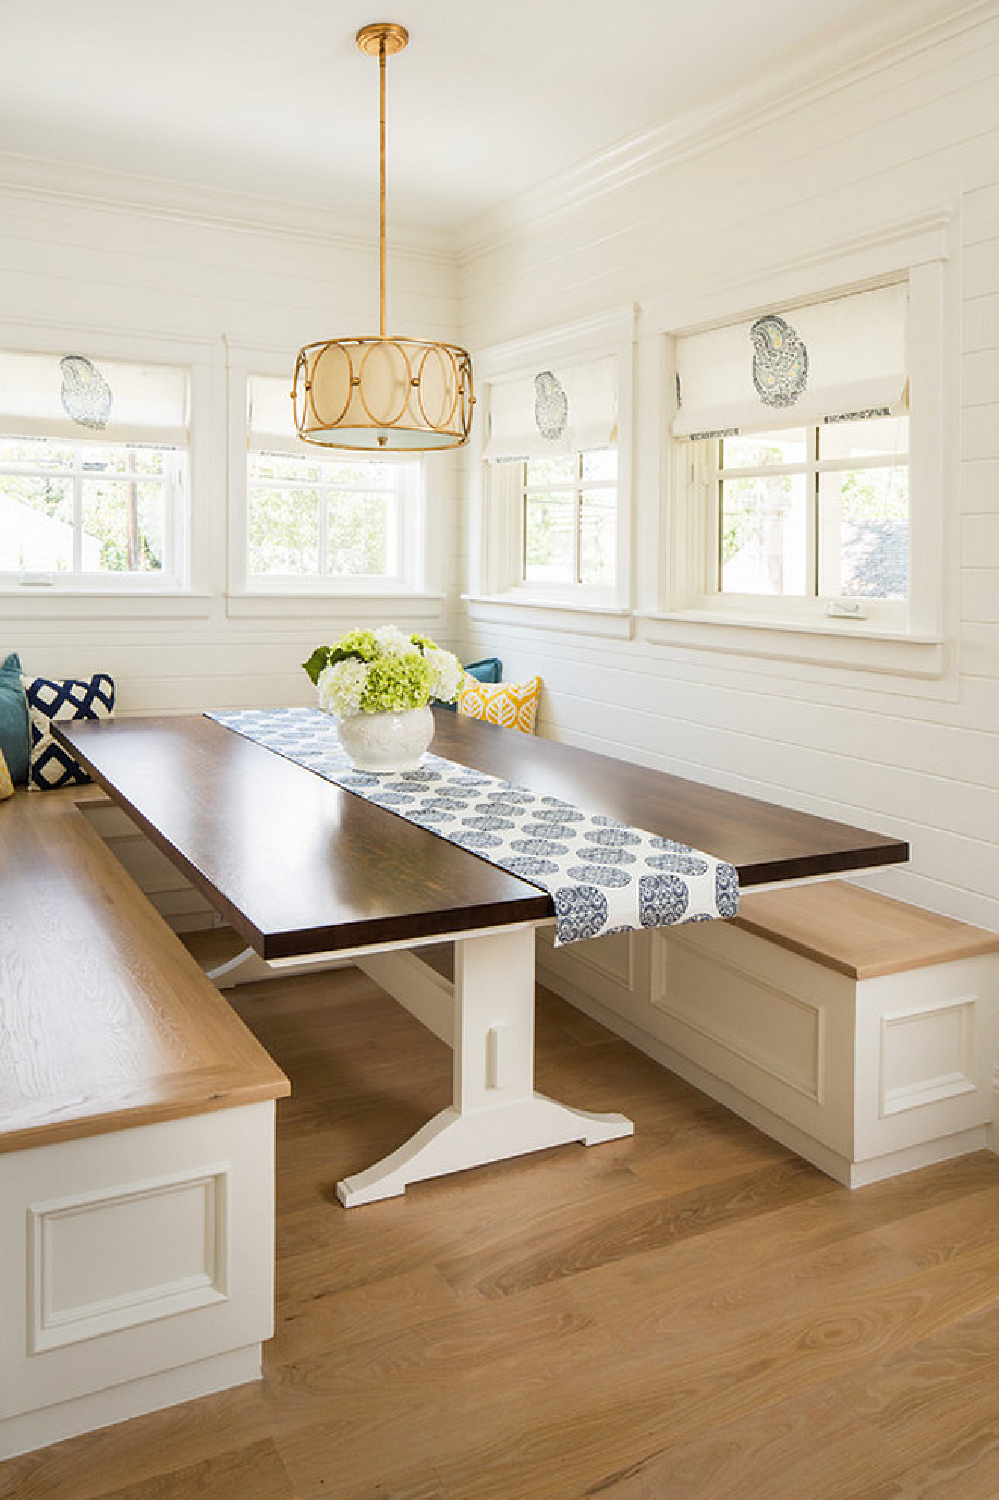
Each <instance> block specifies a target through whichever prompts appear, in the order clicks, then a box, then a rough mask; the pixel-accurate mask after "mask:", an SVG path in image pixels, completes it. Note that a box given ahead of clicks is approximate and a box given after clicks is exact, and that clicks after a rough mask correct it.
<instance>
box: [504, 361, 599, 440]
mask: <svg viewBox="0 0 999 1500" xmlns="http://www.w3.org/2000/svg"><path fill="white" fill-rule="evenodd" d="M488 421H489V429H488V431H489V436H488V440H487V443H486V449H485V457H486V458H487V459H490V460H495V461H500V462H501V461H504V460H512V459H529V458H548V457H550V456H553V455H558V454H564V453H576V452H579V451H581V450H585V449H587V448H608V447H611V446H613V445H614V444H615V443H616V442H617V359H616V357H614V356H607V357H606V358H603V359H595V360H589V361H588V362H587V363H585V364H577V365H569V366H564V367H563V366H557V365H552V366H550V367H545V366H543V365H539V367H538V369H537V370H536V371H534V372H533V373H532V374H530V375H522V376H518V377H517V378H515V379H513V380H504V381H495V382H494V383H493V384H492V385H490V387H489V418H488Z"/></svg>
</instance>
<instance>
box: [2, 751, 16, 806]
mask: <svg viewBox="0 0 999 1500" xmlns="http://www.w3.org/2000/svg"><path fill="white" fill-rule="evenodd" d="M13 795H14V783H13V781H12V780H11V775H10V771H9V770H8V769H7V762H6V761H5V760H4V755H3V751H2V750H0V802H5V801H6V800H7V798H8V797H13Z"/></svg>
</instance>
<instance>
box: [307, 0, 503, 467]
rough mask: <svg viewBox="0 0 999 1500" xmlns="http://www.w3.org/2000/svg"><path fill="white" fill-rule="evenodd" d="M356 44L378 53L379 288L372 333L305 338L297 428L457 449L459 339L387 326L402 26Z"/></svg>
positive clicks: (348, 442) (464, 433)
mask: <svg viewBox="0 0 999 1500" xmlns="http://www.w3.org/2000/svg"><path fill="white" fill-rule="evenodd" d="M356 40H357V45H358V47H359V48H360V49H361V51H362V52H363V53H365V54H366V55H367V56H368V57H377V59H378V73H379V121H380V148H379V159H380V167H381V173H380V220H379V237H378V239H379V252H380V261H379V289H380V299H379V301H380V331H379V335H378V337H377V338H373V337H372V338H337V339H326V340H324V341H323V342H321V343H318V344H306V345H305V347H304V348H302V349H300V350H299V351H298V360H297V362H296V365H295V386H294V390H293V391H292V400H293V402H294V406H295V427H296V430H297V432H298V435H299V437H300V438H302V439H303V440H304V441H305V442H307V443H318V444H320V445H321V446H322V447H327V448H359V449H369V450H374V451H375V452H414V451H419V450H427V449H430V448H457V447H459V446H460V445H461V444H462V443H464V442H466V441H467V440H468V434H469V431H470V429H471V425H472V405H473V402H474V396H473V392H472V361H471V358H470V356H469V355H468V353H467V352H466V350H464V349H461V348H459V347H458V345H457V344H442V343H428V342H426V341H424V340H422V339H411V338H389V337H388V336H387V334H386V332H385V197H386V194H385V61H386V58H388V57H389V56H391V55H392V54H393V53H395V52H401V51H402V49H403V47H405V46H406V44H407V42H408V41H409V33H408V31H407V30H406V28H405V27H404V26H397V25H394V24H393V23H392V22H389V21H379V22H376V23H375V24H374V25H372V26H362V28H361V30H360V31H359V32H358V33H357V38H356Z"/></svg>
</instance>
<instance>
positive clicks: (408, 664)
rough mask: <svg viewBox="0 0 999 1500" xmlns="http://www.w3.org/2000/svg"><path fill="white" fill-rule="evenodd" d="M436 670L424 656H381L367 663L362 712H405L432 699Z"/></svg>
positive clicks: (361, 705)
mask: <svg viewBox="0 0 999 1500" xmlns="http://www.w3.org/2000/svg"><path fill="white" fill-rule="evenodd" d="M433 679H434V674H433V671H432V669H431V667H430V665H429V663H428V662H426V661H425V660H424V658H423V657H422V656H415V655H414V656H382V657H379V659H378V660H377V661H373V662H371V664H370V665H369V667H368V680H367V682H366V683H365V685H364V693H363V694H362V697H361V704H360V707H361V712H362V713H366V714H373V713H383V712H388V713H402V712H403V711H404V710H405V709H407V708H423V707H424V706H425V705H426V704H427V703H428V702H429V700H430V696H431V692H432V689H433Z"/></svg>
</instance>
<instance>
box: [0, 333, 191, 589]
mask: <svg viewBox="0 0 999 1500" xmlns="http://www.w3.org/2000/svg"><path fill="white" fill-rule="evenodd" d="M187 401H188V377H187V372H186V371H185V370H182V369H177V368H172V367H167V366H142V365H126V364H119V363H116V362H113V361H101V362H100V364H99V365H94V364H92V363H91V362H90V361H89V360H87V359H85V358H84V357H83V356H79V355H74V356H66V357H64V358H62V359H59V358H57V357H55V356H46V355H33V354H15V353H5V354H0V575H6V576H7V577H8V578H10V579H12V581H14V582H31V583H37V582H45V583H49V584H52V585H59V584H60V583H61V584H64V585H65V584H69V585H73V586H77V587H83V586H89V587H91V588H113V587H115V586H120V585H121V584H122V583H123V582H124V583H128V584H130V585H133V586H146V587H148V586H157V585H159V586H162V585H164V584H167V585H173V586H175V587H176V586H178V585H179V584H180V583H181V582H182V579H183V574H184V571H185V569H184V533H185V523H186V515H187V494H188V474H189V465H188V448H187Z"/></svg>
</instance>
